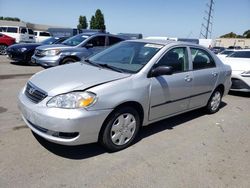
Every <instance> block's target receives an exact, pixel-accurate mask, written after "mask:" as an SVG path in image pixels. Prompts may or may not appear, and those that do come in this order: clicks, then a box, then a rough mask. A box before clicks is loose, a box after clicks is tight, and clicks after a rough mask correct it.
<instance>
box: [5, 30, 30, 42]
mask: <svg viewBox="0 0 250 188" xmlns="http://www.w3.org/2000/svg"><path fill="white" fill-rule="evenodd" d="M0 33H2V34H5V35H7V36H10V37H12V38H15V39H16V43H23V42H24V43H32V42H35V36H34V32H33V30H32V29H29V28H27V27H22V26H0Z"/></svg>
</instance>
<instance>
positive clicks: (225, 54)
mask: <svg viewBox="0 0 250 188" xmlns="http://www.w3.org/2000/svg"><path fill="white" fill-rule="evenodd" d="M235 51H236V50H235V49H225V50H223V51H222V52H220V53H218V54H217V56H218V57H219V58H224V57H226V56H229V55H231V54H232V53H234V52H235Z"/></svg>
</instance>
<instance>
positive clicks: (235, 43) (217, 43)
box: [214, 38, 250, 48]
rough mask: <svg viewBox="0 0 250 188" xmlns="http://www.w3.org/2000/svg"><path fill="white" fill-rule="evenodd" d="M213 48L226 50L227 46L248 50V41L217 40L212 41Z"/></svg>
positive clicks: (249, 41)
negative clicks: (217, 47)
mask: <svg viewBox="0 0 250 188" xmlns="http://www.w3.org/2000/svg"><path fill="white" fill-rule="evenodd" d="M214 46H220V47H225V48H228V47H229V46H240V47H241V48H250V39H248V38H218V39H215V41H214Z"/></svg>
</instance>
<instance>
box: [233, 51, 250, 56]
mask: <svg viewBox="0 0 250 188" xmlns="http://www.w3.org/2000/svg"><path fill="white" fill-rule="evenodd" d="M228 57H235V58H250V51H236V52H234V53H232V54H230V55H229V56H228Z"/></svg>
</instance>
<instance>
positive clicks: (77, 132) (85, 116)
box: [18, 90, 112, 145]
mask: <svg viewBox="0 0 250 188" xmlns="http://www.w3.org/2000/svg"><path fill="white" fill-rule="evenodd" d="M49 99H50V97H47V98H45V99H44V100H43V101H41V102H40V103H38V104H35V103H33V102H32V101H31V100H30V99H28V98H27V97H26V95H25V94H24V90H22V91H21V92H20V93H19V95H18V107H19V109H20V111H21V113H22V117H23V120H24V121H25V123H26V124H27V125H28V127H29V128H30V129H31V130H32V131H33V132H35V133H36V134H38V135H39V136H41V137H43V138H45V139H46V140H49V141H51V142H54V143H58V144H62V145H81V144H87V143H93V142H97V141H98V136H99V132H100V130H101V126H102V124H103V122H104V120H105V119H106V118H107V116H108V115H109V114H110V112H111V111H112V109H108V110H98V111H87V110H85V109H60V108H48V107H47V106H46V103H47V101H48V100H49Z"/></svg>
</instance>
